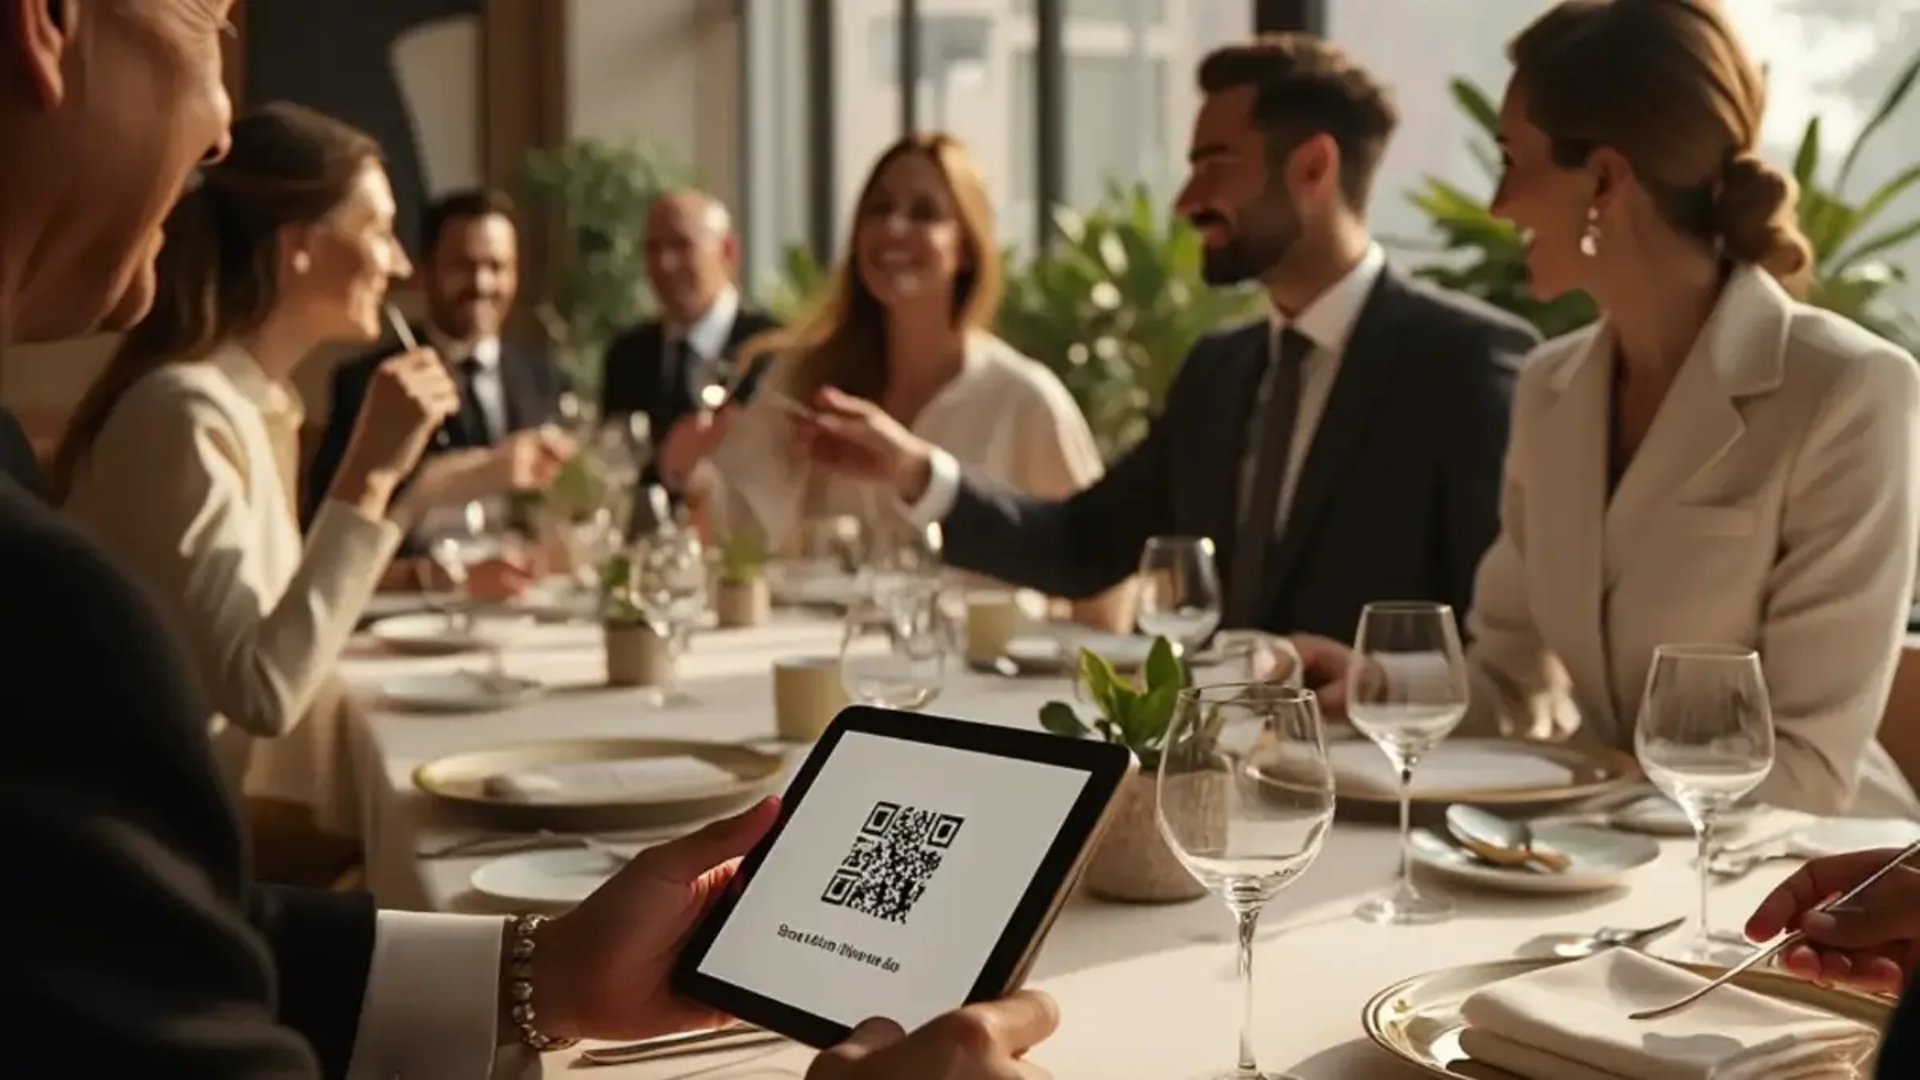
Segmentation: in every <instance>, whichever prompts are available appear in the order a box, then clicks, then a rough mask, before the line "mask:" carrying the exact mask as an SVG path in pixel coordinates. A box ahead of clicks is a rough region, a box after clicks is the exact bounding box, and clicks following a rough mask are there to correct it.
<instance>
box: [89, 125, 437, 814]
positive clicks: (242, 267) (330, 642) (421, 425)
mask: <svg viewBox="0 0 1920 1080" xmlns="http://www.w3.org/2000/svg"><path fill="white" fill-rule="evenodd" d="M203 172H204V179H203V181H202V182H201V184H200V186H199V187H198V188H196V189H195V190H194V191H193V192H191V193H190V194H189V195H188V196H187V197H186V198H184V199H183V200H182V201H181V203H180V205H179V206H178V207H177V208H176V209H175V210H174V212H173V213H172V215H171V216H170V217H169V218H168V222H167V241H166V247H165V248H164V249H163V250H162V252H161V255H160V258H159V261H158V271H159V277H158V293H159V299H158V301H157V302H156V304H155V308H154V312H153V314H152V315H151V316H149V317H148V319H147V320H146V321H145V322H143V323H142V324H141V325H140V326H139V327H138V328H136V329H135V330H134V331H133V332H132V333H130V334H129V335H128V336H127V338H126V339H125V340H124V341H123V342H122V343H121V346H120V348H119V350H118V351H117V352H116V354H115V356H114V358H113V360H112V361H111V362H110V363H109V365H108V367H107V369H106V371H105V372H104V373H103V374H102V375H101V377H100V378H99V380H98V381H97V382H96V383H95V384H94V386H93V388H92V389H91V390H90V391H89V393H88V395H87V397H86V399H85V400H84V401H83V402H82V404H81V406H80V408H79V410H78V411H77V413H76V415H75V418H74V420H73V422H72V424H71V425H70V427H69V429H68V432H67V436H66V438H65V440H64V442H63V444H62V446H61V448H60V452H59V454H58V456H57V458H56V461H55V465H54V484H55V495H56V497H57V498H59V499H60V500H61V502H62V503H63V505H64V507H65V509H66V510H67V511H68V512H69V513H70V514H72V515H73V516H74V517H75V518H76V519H77V520H78V521H79V522H80V523H81V524H82V526H83V527H85V528H86V529H87V530H88V531H89V532H90V533H91V534H92V535H93V536H94V537H95V538H96V539H98V540H99V541H100V542H101V543H102V545H103V546H105V547H106V548H107V549H108V550H109V551H110V552H112V553H113V554H114V555H116V556H117V557H118V558H119V559H120V560H121V561H122V563H123V564H124V565H125V566H126V567H127V568H128V569H129V570H131V571H132V572H133V573H134V575H135V576H136V577H137V578H139V579H141V580H142V581H144V582H145V583H146V584H147V585H148V587H149V588H150V589H151V590H152V592H153V593H154V595H155V597H156V598H157V599H158V600H159V602H160V603H161V605H162V608H163V610H165V611H166V612H168V613H169V614H170V615H171V616H172V617H173V619H174V621H175V622H176V624H177V625H178V626H179V628H180V630H181V631H182V632H183V634H184V639H185V641H186V642H187V644H188V646H189V648H190V651H191V654H192V656H193V658H194V660H195V661H196V667H197V668H198V671H199V674H200V677H201V681H202V684H203V685H204V686H205V688H206V690H207V692H208V696H209V697H210V698H211V704H212V706H213V708H214V710H215V711H216V713H217V715H216V716H214V717H210V718H209V720H210V722H211V723H212V726H213V730H214V733H215V739H216V744H217V748H218V750H219V754H220V757H221V759H222V764H223V766H224V767H225V769H226V770H227V772H228V775H229V778H230V780H232V781H233V782H235V783H236V785H239V786H242V787H243V789H244V790H245V791H246V793H248V794H251V795H258V796H265V797H268V798H272V799H276V800H282V801H291V802H295V803H300V804H305V805H306V806H308V807H310V808H311V809H312V810H313V811H314V814H315V820H316V822H317V823H318V824H319V825H321V826H322V827H323V828H325V829H327V830H328V831H331V832H336V833H343V834H347V835H354V834H357V832H358V829H357V826H356V823H355V821H354V802H353V798H352V793H351V792H350V791H349V790H348V789H347V786H346V785H347V782H348V777H349V769H348V768H347V753H346V732H345V725H344V724H343V723H342V722H341V721H342V719H343V716H344V713H345V709H346V708H347V707H348V704H347V702H346V701H345V699H344V695H343V694H340V693H338V689H339V688H338V686H337V684H336V680H335V678H334V670H335V667H336V665H337V663H338V660H339V656H340V653H341V650H342V649H343V648H344V647H345V645H346V642H347V639H348V637H349V635H350V634H351V633H352V632H353V628H354V626H355V624H356V623H357V622H358V621H359V619H360V617H361V614H362V612H363V611H364V610H365V608H366V605H367V601H368V599H369V598H370V597H371V595H372V594H373V592H374V589H375V588H376V586H377V585H378V583H379V580H380V577H381V574H382V572H383V571H384V570H385V569H386V567H387V564H388V562H389V561H390V560H391V558H392V556H393V553H394V550H395V548H396V547H397V545H398V544H399V542H400V537H401V533H402V520H403V519H405V518H408V517H410V516H411V514H412V513H413V512H414V508H415V507H418V506H421V505H423V504H425V503H426V502H429V501H431V500H432V499H433V497H434V492H435V491H438V490H443V489H445V488H446V487H447V485H448V482H449V479H450V476H449V475H448V474H445V473H442V474H436V475H434V476H431V477H422V478H421V480H420V481H419V482H416V484H415V486H414V487H413V488H412V489H410V491H409V492H408V493H407V496H406V497H405V498H403V499H396V491H397V488H398V485H399V482H400V480H401V479H402V478H404V477H406V476H407V475H408V474H409V472H410V471H411V469H412V468H413V466H414V464H415V462H416V461H417V460H418V459H419V456H420V454H421V451H422V450H423V449H424V448H425V446H426V442H427V440H428V438H429V437H430V436H431V435H432V432H433V431H434V430H435V428H437V427H438V426H439V424H440V423H441V422H442V421H443V420H444V419H445V417H446V416H447V415H448V414H449V413H451V412H453V411H454V410H456V409H457V408H458V407H459V395H458V391H457V389H456V388H455V386H454V384H453V380H452V378H451V377H450V376H449V375H448V374H447V372H446V367H445V364H444V363H443V362H441V361H440V359H439V358H438V357H437V356H436V355H434V354H433V353H432V351H431V350H417V351H415V352H411V353H407V354H403V355H401V356H398V357H395V358H393V359H392V360H389V361H387V362H386V364H384V365H383V366H382V368H381V369H380V371H379V372H378V373H377V374H376V376H375V378H374V379H373V382H372V385H371V387H370V389H369V391H368V396H367V403H366V405H365V406H364V408H363V410H362V414H361V417H360V421H359V427H358V428H357V429H356V431H355V434H354V437H353V440H352V442H351V444H350V447H349V450H348V452H347V455H346V464H345V466H344V467H343V469H342V470H341V475H340V476H339V477H337V478H336V479H335V481H334V484H333V486H332V488H331V490H330V491H329V493H328V498H327V499H325V500H324V502H323V503H322V509H321V510H320V512H319V514H318V516H317V517H316V518H315V520H314V522H313V524H312V527H311V529H310V531H309V532H308V534H307V535H306V536H305V537H304V538H303V537H302V536H301V535H300V532H299V527H298V524H297V519H296V517H295V514H294V509H293V506H294V500H293V492H294V490H295V488H294V477H295V476H296V475H297V473H296V466H297V460H296V459H297V456H298V454H297V447H298V440H299V432H300V426H301V410H300V406H299V397H298V394H297V393H296V392H295V391H294V389H293V388H292V386H291V384H290V382H289V378H290V376H291V375H292V372H293V370H294V368H295V367H297V366H298V365H299V363H300V362H301V361H302V360H304V359H305V358H306V357H307V356H309V355H311V354H312V353H313V351H314V350H315V348H317V347H318V346H319V345H320V344H322V343H324V342H326V341H330V340H352V341H371V340H374V339H377V338H378V336H379V334H380V329H381V304H382V302H383V300H384V298H385V295H386V290H387V285H388V282H389V281H390V279H392V278H394V277H397V276H404V275H406V274H407V273H408V272H409V270H410V267H409V264H408V261H407V258H406V255H405V253H403V252H402V251H401V250H400V248H399V245H398V244H397V243H396V242H395V241H394V238H393V233H392V226H393V215H394V204H393V195H392V191H391V189H390V188H389V187H388V183H387V179H386V175H385V173H384V171H383V170H382V169H381V166H380V160H379V151H378V147H377V145H376V144H375V143H374V142H373V141H372V140H371V139H370V138H368V137H367V136H365V135H363V134H361V133H360V132H357V131H355V130H353V129H352V128H349V127H347V126H345V125H343V124H340V123H339V122H337V121H334V120H331V119H329V118H327V117H324V116H321V115H320V114H318V113H314V112H312V111H310V110H306V109H302V108H298V107H295V106H286V105H272V106H268V107H266V108H264V109H262V110H260V111H258V112H255V113H252V114H250V115H248V116H245V117H242V118H241V119H240V120H239V121H238V122H236V123H235V125H234V128H233V149H232V152H231V153H230V154H229V155H228V157H227V158H226V159H224V160H223V161H221V162H219V163H217V164H213V165H210V166H207V167H206V168H205V169H204V170H203ZM458 479H459V480H460V481H461V483H457V484H454V485H453V486H454V487H456V488H457V487H461V486H463V485H464V484H465V481H466V480H467V479H469V478H466V477H464V476H463V477H461V478H458Z"/></svg>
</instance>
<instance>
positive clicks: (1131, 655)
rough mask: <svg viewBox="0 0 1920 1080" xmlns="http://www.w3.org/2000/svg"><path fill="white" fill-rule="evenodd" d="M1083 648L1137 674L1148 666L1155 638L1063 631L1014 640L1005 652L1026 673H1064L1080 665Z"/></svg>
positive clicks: (1124, 669)
mask: <svg viewBox="0 0 1920 1080" xmlns="http://www.w3.org/2000/svg"><path fill="white" fill-rule="evenodd" d="M1082 649H1088V650H1091V651H1092V652H1093V654H1094V655H1095V656H1098V657H1099V658H1100V659H1102V660H1105V661H1106V662H1107V663H1108V664H1109V665H1111V666H1112V667H1113V668H1114V670H1116V671H1135V670H1138V669H1139V668H1140V667H1141V666H1143V665H1144V664H1146V662H1147V653H1148V652H1150V651H1151V650H1152V649H1153V639H1152V638H1149V637H1142V636H1140V635H1138V634H1111V633H1104V632H1101V631H1097V630H1077V631H1062V632H1058V633H1053V634H1041V635H1025V636H1022V637H1017V638H1014V639H1013V640H1012V641H1009V642H1007V647H1006V650H1005V652H1006V655H1007V659H1009V660H1011V661H1013V662H1014V663H1015V664H1016V665H1018V666H1019V668H1020V670H1021V671H1022V672H1031V673H1033V674H1062V673H1065V672H1068V671H1072V670H1074V669H1075V668H1077V667H1078V666H1079V664H1080V650H1082Z"/></svg>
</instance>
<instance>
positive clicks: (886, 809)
mask: <svg viewBox="0 0 1920 1080" xmlns="http://www.w3.org/2000/svg"><path fill="white" fill-rule="evenodd" d="M963 824H965V820H964V819H962V818H960V817H959V816H957V815H954V814H942V813H940V812H939V811H936V810H922V809H920V808H918V807H913V806H901V805H900V804H899V803H890V802H877V803H874V804H873V809H872V810H871V811H869V812H868V814H867V820H866V822H865V823H864V824H862V825H861V826H860V835H858V836H856V837H854V838H853V849H852V850H851V851H848V852H847V857H846V858H844V859H842V860H840V865H839V866H838V867H837V868H835V869H834V871H833V880H831V881H829V882H827V891H826V892H824V893H822V894H821V895H820V900H821V902H822V903H825V904H831V905H833V906H834V907H843V908H847V909H849V910H852V911H857V912H859V913H861V914H862V915H871V916H873V917H874V918H876V919H883V920H885V921H887V922H896V923H903V922H906V921H907V915H908V914H910V913H911V912H912V911H913V905H914V904H916V903H918V902H919V900H920V897H921V896H922V895H923V894H924V893H925V892H926V891H927V882H928V881H931V880H932V879H933V872H934V871H935V870H938V869H940V860H941V859H942V858H943V857H944V853H945V852H946V851H947V849H949V848H951V847H952V846H953V838H954V837H956V836H958V835H960V826H961V825H963Z"/></svg>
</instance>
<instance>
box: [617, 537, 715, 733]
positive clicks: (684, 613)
mask: <svg viewBox="0 0 1920 1080" xmlns="http://www.w3.org/2000/svg"><path fill="white" fill-rule="evenodd" d="M627 597H628V600H629V601H630V602H631V603H632V605H633V607H634V609H635V610H637V611H638V612H639V613H640V617H641V618H643V619H645V620H646V622H647V626H648V628H650V629H651V630H652V631H653V632H654V635H655V636H657V637H658V638H659V639H660V640H661V641H663V642H665V643H666V646H667V681H666V684H665V685H663V686H661V687H659V688H657V694H656V697H657V700H658V702H659V703H660V704H662V705H669V704H687V703H690V702H692V700H693V699H692V697H690V696H689V695H687V694H685V693H682V692H681V691H680V690H679V688H678V681H679V675H678V672H679V667H680V658H681V656H682V655H683V654H684V653H685V652H686V646H687V638H688V636H689V635H690V634H691V633H692V632H693V628H694V627H695V626H697V625H699V622H700V620H701V619H702V618H703V617H704V616H705V615H706V612H707V557H706V551H705V549H704V548H703V547H702V545H701V543H700V537H699V536H698V534H696V533H694V532H693V530H691V529H681V528H665V529H659V530H656V531H654V532H652V533H650V534H648V535H647V536H644V537H642V538H641V539H640V540H639V541H638V542H636V543H635V544H634V546H633V555H632V563H631V567H630V569H629V571H628V574H627Z"/></svg>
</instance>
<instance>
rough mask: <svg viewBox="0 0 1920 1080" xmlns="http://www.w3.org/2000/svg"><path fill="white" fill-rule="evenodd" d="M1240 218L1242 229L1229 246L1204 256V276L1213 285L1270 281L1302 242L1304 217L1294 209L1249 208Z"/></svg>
mask: <svg viewBox="0 0 1920 1080" xmlns="http://www.w3.org/2000/svg"><path fill="white" fill-rule="evenodd" d="M1266 198H1267V199H1276V200H1277V199H1281V198H1284V196H1267V197H1266ZM1238 216H1239V218H1240V226H1239V228H1238V230H1237V231H1235V232H1234V234H1233V235H1232V236H1231V237H1229V238H1228V239H1227V242H1226V243H1224V244H1221V245H1220V246H1219V247H1211V248H1207V249H1206V250H1205V251H1204V252H1202V255H1201V265H1200V276H1201V277H1202V278H1204V279H1205V280H1206V283H1207V284H1209V285H1216V286H1218V285H1238V284H1240V283H1241V282H1243V281H1257V280H1260V279H1262V278H1264V277H1266V276H1267V274H1268V272H1269V271H1271V270H1272V269H1273V268H1274V267H1275V266H1276V265H1278V264H1279V262H1280V260H1281V259H1283V258H1285V257H1286V255H1287V252H1289V251H1291V250H1293V245H1294V242H1295V241H1297V240H1298V239H1300V217H1299V215H1298V214H1296V213H1295V212H1294V210H1293V207H1291V206H1286V205H1280V204H1277V203H1276V204H1275V205H1270V206H1249V207H1247V208H1245V209H1243V210H1242V211H1241V212H1240V214H1239V215H1238ZM1216 220H1217V219H1216Z"/></svg>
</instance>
